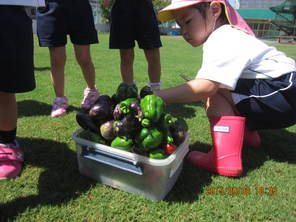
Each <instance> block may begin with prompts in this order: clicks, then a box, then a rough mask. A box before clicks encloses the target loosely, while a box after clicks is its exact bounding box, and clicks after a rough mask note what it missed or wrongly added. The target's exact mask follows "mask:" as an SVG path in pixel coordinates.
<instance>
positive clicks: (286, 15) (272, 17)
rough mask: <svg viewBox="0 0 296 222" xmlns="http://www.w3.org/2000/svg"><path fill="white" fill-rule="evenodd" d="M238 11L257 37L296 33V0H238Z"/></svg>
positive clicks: (292, 34)
mask: <svg viewBox="0 0 296 222" xmlns="http://www.w3.org/2000/svg"><path fill="white" fill-rule="evenodd" d="M238 12H239V14H240V15H241V16H242V17H243V18H244V19H245V20H246V21H247V23H248V24H249V26H250V27H251V28H252V29H253V31H254V32H255V34H256V36H257V37H259V38H265V39H272V38H274V37H275V36H280V35H284V36H287V35H288V36H295V35H296V21H295V18H296V0H240V8H239V9H238Z"/></svg>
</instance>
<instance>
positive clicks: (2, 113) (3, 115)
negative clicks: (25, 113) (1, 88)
mask: <svg viewBox="0 0 296 222" xmlns="http://www.w3.org/2000/svg"><path fill="white" fill-rule="evenodd" d="M16 123H17V105H16V100H15V95H14V94H13V93H3V92H0V131H12V130H14V129H15V128H16ZM14 139H15V138H14ZM14 139H13V140H14ZM13 140H12V141H11V142H13Z"/></svg>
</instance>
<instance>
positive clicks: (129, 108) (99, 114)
mask: <svg viewBox="0 0 296 222" xmlns="http://www.w3.org/2000/svg"><path fill="white" fill-rule="evenodd" d="M76 120H77V123H78V124H79V125H80V126H81V127H82V128H83V129H84V131H83V132H82V133H81V134H80V135H79V136H80V137H82V138H84V139H87V140H91V141H94V142H96V143H101V144H105V145H108V146H111V147H114V148H118V149H122V150H125V151H129V152H135V153H138V154H141V155H145V156H148V157H150V158H153V159H164V158H166V157H167V156H168V155H170V154H172V153H173V152H174V151H175V150H176V148H177V147H178V146H179V145H180V144H181V143H182V142H183V141H184V139H185V133H186V130H187V126H186V123H185V121H183V122H181V121H180V119H177V118H174V117H173V116H172V115H171V114H169V113H166V112H165V104H164V102H163V100H162V99H161V98H160V97H159V96H156V95H154V94H153V92H152V91H151V89H150V87H148V86H144V87H143V88H142V89H141V90H140V93H139V94H138V88H137V86H136V85H135V84H132V85H130V84H127V83H121V84H120V85H119V86H118V87H117V90H116V93H115V94H113V95H112V97H110V96H108V95H101V96H100V97H99V98H98V99H97V100H96V102H95V103H94V104H93V105H92V107H91V108H90V109H89V110H82V111H80V112H78V113H77V115H76ZM184 123H185V124H184Z"/></svg>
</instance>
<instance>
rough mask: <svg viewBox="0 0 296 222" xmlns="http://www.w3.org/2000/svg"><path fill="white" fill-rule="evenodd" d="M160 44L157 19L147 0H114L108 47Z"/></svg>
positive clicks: (125, 47)
mask: <svg viewBox="0 0 296 222" xmlns="http://www.w3.org/2000/svg"><path fill="white" fill-rule="evenodd" d="M135 41H137V43H138V45H139V48H141V49H154V48H159V47H161V46H162V44H161V41H160V33H159V28H158V21H157V18H156V15H155V11H154V9H153V4H152V2H151V1H149V0H115V3H114V5H113V7H112V11H111V27H110V42H109V47H110V49H129V48H134V47H135Z"/></svg>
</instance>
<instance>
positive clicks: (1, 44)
mask: <svg viewBox="0 0 296 222" xmlns="http://www.w3.org/2000/svg"><path fill="white" fill-rule="evenodd" d="M17 3H18V4H24V5H26V4H27V1H25V0H24V1H23V2H22V1H18V2H17ZM8 4H13V2H11V0H10V1H1V2H0V27H1V32H0V67H1V70H0V180H1V179H12V178H15V177H17V176H18V175H19V174H20V173H21V169H22V162H23V161H24V155H23V152H22V150H21V149H20V146H19V144H18V143H17V141H16V132H17V103H16V97H15V94H16V93H23V92H29V91H32V90H33V89H34V88H35V78H34V66H33V33H32V21H31V19H30V18H29V17H28V16H27V15H26V12H25V10H24V8H23V7H22V6H12V5H8ZM15 4H16V3H15Z"/></svg>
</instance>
